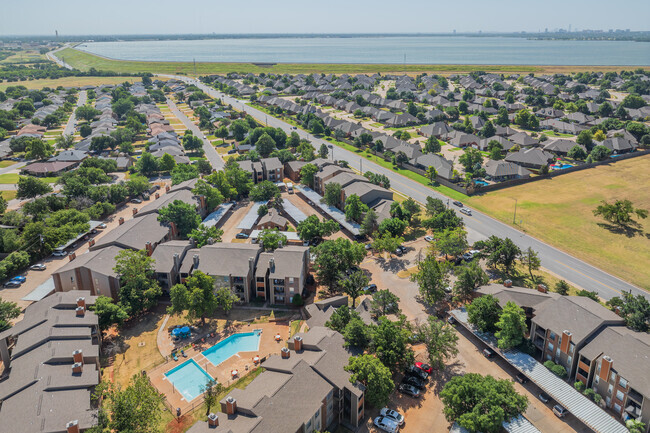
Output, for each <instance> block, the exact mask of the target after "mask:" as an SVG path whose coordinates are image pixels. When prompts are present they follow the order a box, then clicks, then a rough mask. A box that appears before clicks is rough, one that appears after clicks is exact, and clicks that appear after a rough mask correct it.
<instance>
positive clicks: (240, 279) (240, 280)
mask: <svg viewBox="0 0 650 433" xmlns="http://www.w3.org/2000/svg"><path fill="white" fill-rule="evenodd" d="M232 282H233V284H244V277H232Z"/></svg>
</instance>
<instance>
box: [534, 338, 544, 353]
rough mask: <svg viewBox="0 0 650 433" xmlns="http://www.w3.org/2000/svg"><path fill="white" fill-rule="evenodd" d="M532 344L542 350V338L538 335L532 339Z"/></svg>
mask: <svg viewBox="0 0 650 433" xmlns="http://www.w3.org/2000/svg"><path fill="white" fill-rule="evenodd" d="M533 344H534V345H535V346H536V347H537V348H538V349H539V350H544V339H543V338H540V337H539V336H536V337H535V340H533Z"/></svg>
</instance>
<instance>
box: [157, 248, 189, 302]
mask: <svg viewBox="0 0 650 433" xmlns="http://www.w3.org/2000/svg"><path fill="white" fill-rule="evenodd" d="M191 247H192V246H191V244H190V242H189V241H183V240H176V241H168V242H165V243H162V244H160V245H158V247H156V249H155V250H154V252H153V254H152V255H151V258H152V259H153V260H154V272H155V273H156V279H157V280H158V282H159V283H160V285H161V287H162V288H163V290H165V289H170V288H171V287H172V286H173V285H174V284H177V283H180V282H181V281H180V270H181V263H182V262H183V260H184V259H185V255H186V254H187V251H188V250H189V249H190V248H191Z"/></svg>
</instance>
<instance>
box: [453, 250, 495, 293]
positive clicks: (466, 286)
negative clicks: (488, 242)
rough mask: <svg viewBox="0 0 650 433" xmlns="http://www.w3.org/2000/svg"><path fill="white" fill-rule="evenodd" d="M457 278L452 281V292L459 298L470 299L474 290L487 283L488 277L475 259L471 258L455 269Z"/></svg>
mask: <svg viewBox="0 0 650 433" xmlns="http://www.w3.org/2000/svg"><path fill="white" fill-rule="evenodd" d="M456 276H457V280H456V283H454V294H455V295H456V296H457V297H458V298H460V299H463V300H464V299H470V298H471V296H472V295H473V293H474V290H476V289H477V288H479V287H481V286H483V285H485V284H487V283H488V282H489V281H490V277H488V275H487V274H486V273H485V271H484V270H483V268H481V265H479V263H478V261H477V260H472V261H471V262H470V263H468V264H467V265H465V266H460V267H459V268H457V269H456Z"/></svg>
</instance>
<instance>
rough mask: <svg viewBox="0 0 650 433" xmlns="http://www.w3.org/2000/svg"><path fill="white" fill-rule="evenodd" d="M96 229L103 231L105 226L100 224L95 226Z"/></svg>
mask: <svg viewBox="0 0 650 433" xmlns="http://www.w3.org/2000/svg"><path fill="white" fill-rule="evenodd" d="M97 228H98V229H100V230H104V229H105V228H106V224H104V223H101V224H100V225H98V226H97Z"/></svg>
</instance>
